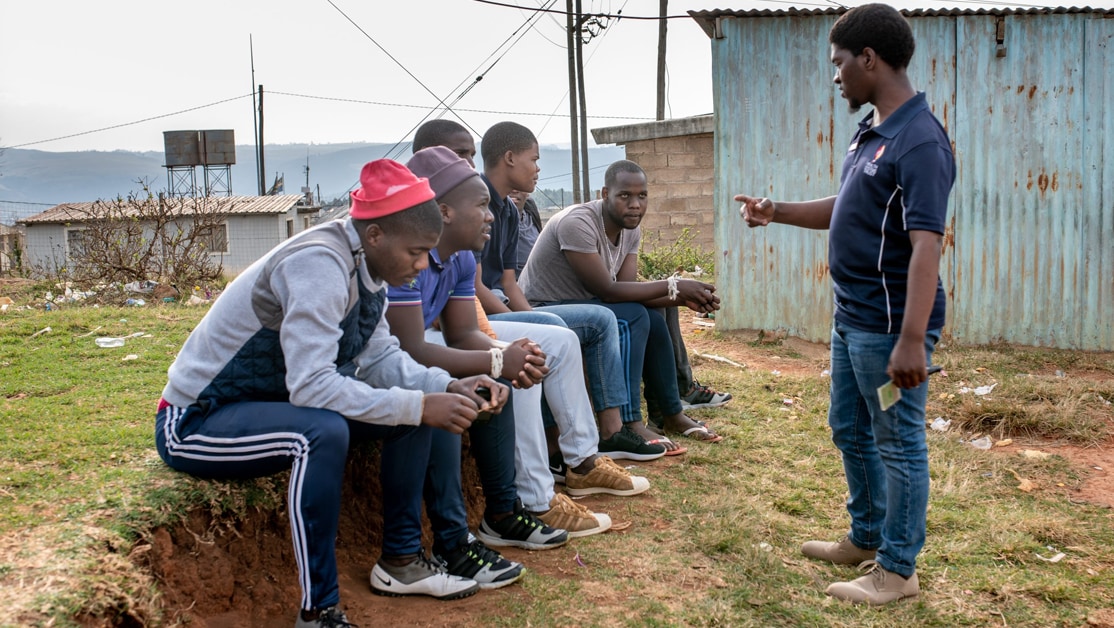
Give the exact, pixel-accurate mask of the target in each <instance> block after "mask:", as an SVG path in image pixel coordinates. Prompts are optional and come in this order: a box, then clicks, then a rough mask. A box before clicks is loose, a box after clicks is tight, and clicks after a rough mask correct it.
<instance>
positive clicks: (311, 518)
mask: <svg viewBox="0 0 1114 628" xmlns="http://www.w3.org/2000/svg"><path fill="white" fill-rule="evenodd" d="M431 434H432V429H431V428H429V427H428V426H424V425H423V426H418V427H414V426H398V427H388V426H380V425H371V424H368V423H361V422H359V421H349V420H347V419H345V418H344V417H342V416H341V415H339V414H337V413H336V412H333V411H331V410H322V409H318V408H301V407H297V406H294V405H291V404H290V403H287V402H271V401H244V402H238V403H231V404H228V405H223V406H216V407H212V408H210V409H209V410H208V412H205V411H203V410H202V409H201V408H199V407H197V406H191V407H189V408H179V407H175V406H166V407H163V408H162V409H161V410H159V412H158V414H157V416H156V420H155V443H156V446H157V448H158V452H159V455H160V456H161V457H162V459H163V460H164V461H165V462H166V464H167V465H169V466H170V467H171V468H173V469H176V470H178V471H183V472H186V473H189V474H191V475H194V476H197V477H202V478H211V479H237V478H254V477H263V476H267V475H272V474H274V473H278V472H280V471H284V470H286V469H291V474H290V487H289V491H288V495H287V499H288V507H289V514H290V528H291V536H292V537H293V541H294V556H295V559H296V561H297V564H298V583H299V584H300V585H301V588H302V600H301V607H302V608H303V609H306V610H309V609H313V608H325V607H328V606H333V605H335V604H337V603H338V602H339V601H340V592H339V588H338V585H337V565H336V536H337V525H338V521H339V516H340V495H341V482H342V481H343V476H344V465H345V461H346V459H347V455H348V443H349V439H350V438H351V439H353V440H367V439H380V440H385V441H388V442H390V443H391V446H390V447H384V448H383V455H382V460H381V463H380V481H381V484H382V489H383V511H384V512H383V528H384V529H383V555H385V556H405V555H409V554H416V553H418V552H419V551H421V525H422V521H421V506H422V504H421V498H422V486H423V483H424V481H425V473H426V466H427V464H428V460H429V448H430V437H431Z"/></svg>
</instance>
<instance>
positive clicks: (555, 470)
mask: <svg viewBox="0 0 1114 628" xmlns="http://www.w3.org/2000/svg"><path fill="white" fill-rule="evenodd" d="M549 472H550V473H551V474H553V483H554V484H564V483H565V474H567V473H568V472H569V465H567V464H565V457H564V456H562V455H561V452H557V453H555V454H553V455H552V456H550V457H549Z"/></svg>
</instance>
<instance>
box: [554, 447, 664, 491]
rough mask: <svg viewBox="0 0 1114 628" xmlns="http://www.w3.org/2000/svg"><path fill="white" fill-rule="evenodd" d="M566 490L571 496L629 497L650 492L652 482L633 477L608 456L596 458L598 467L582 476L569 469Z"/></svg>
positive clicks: (566, 475)
mask: <svg viewBox="0 0 1114 628" xmlns="http://www.w3.org/2000/svg"><path fill="white" fill-rule="evenodd" d="M565 488H566V489H567V490H568V491H569V495H578V496H579V495H592V494H595V493H606V494H608V495H619V496H622V497H628V496H630V495H638V494H639V493H645V492H646V491H648V490H650V481H649V480H647V479H646V478H644V477H641V476H637V475H631V474H630V473H628V472H627V470H626V469H624V468H623V467H620V466H619V465H617V464H615V462H614V461H613V460H612V459H611V458H608V457H607V456H600V457H599V458H596V466H595V468H593V469H592V470H591V471H589V472H588V473H586V474H584V475H581V474H579V473H577V472H575V471H573V470H572V468H569V469H568V471H566V472H565Z"/></svg>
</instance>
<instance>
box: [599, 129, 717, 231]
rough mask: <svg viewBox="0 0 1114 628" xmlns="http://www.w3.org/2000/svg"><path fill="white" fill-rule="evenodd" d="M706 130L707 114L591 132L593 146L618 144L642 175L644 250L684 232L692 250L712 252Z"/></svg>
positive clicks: (710, 153) (710, 143) (711, 170)
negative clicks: (647, 195) (645, 197)
mask: <svg viewBox="0 0 1114 628" xmlns="http://www.w3.org/2000/svg"><path fill="white" fill-rule="evenodd" d="M712 127H713V121H712V116H699V117H696V118H682V119H678V120H663V121H660V122H649V123H645V124H633V125H627V126H621V127H608V128H604V129H593V130H592V135H593V137H595V139H596V143H601V144H602V143H611V144H619V145H622V146H623V147H624V149H625V150H626V157H627V159H629V160H631V161H633V162H635V163H637V164H638V165H640V166H642V168H643V170H645V171H646V178H647V183H648V186H649V193H650V198H649V203H650V205H649V208H648V210H647V213H646V217H645V218H643V219H642V238H643V243H644V246H645V247H647V248H650V249H652V248H653V245H654V244H656V243H658V242H661V243H671V242H675V241H676V240H677V239H678V238H679V237H680V236H681V234H682V233H683V232H684V230H685V229H686V228H687V229H688V230H689V234H690V237H691V242H692V243H693V245H694V246H698V247H700V248H701V249H703V250H707V251H711V250H714V248H715V232H714V229H713V219H714V216H715V212H714V205H713V194H714V192H715V163H714V135H713V133H712Z"/></svg>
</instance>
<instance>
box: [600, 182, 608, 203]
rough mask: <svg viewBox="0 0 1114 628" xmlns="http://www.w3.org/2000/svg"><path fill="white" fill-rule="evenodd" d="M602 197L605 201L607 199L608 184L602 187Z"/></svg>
mask: <svg viewBox="0 0 1114 628" xmlns="http://www.w3.org/2000/svg"><path fill="white" fill-rule="evenodd" d="M600 198H601V199H602V200H605V201H606V200H607V186H606V185H605V186H603V187H602V188H600Z"/></svg>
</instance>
